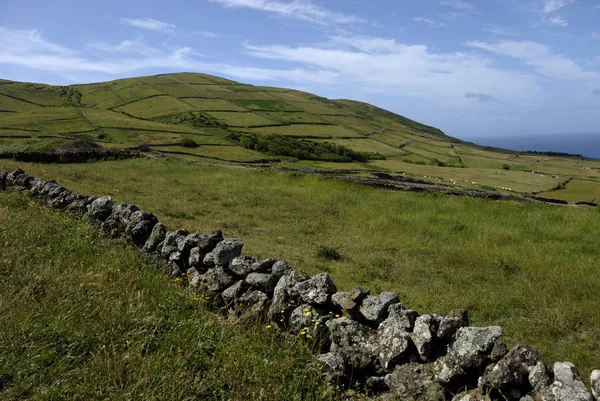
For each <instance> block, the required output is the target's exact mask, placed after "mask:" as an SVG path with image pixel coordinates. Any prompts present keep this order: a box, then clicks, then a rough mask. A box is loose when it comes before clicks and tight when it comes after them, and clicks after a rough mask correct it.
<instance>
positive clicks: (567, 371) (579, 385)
mask: <svg viewBox="0 0 600 401" xmlns="http://www.w3.org/2000/svg"><path fill="white" fill-rule="evenodd" d="M552 394H553V395H554V397H555V399H556V401H592V394H590V391H589V390H588V389H587V387H586V386H585V384H584V383H583V381H582V380H581V378H580V377H579V373H578V372H577V369H576V368H575V365H573V364H572V363H570V362H556V363H555V364H554V383H553V384H552Z"/></svg>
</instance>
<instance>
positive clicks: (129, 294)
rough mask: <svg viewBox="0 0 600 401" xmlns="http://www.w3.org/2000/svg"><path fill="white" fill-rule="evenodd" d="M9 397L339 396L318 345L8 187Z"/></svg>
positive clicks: (4, 294)
mask: <svg viewBox="0 0 600 401" xmlns="http://www.w3.org/2000/svg"><path fill="white" fill-rule="evenodd" d="M0 249H1V251H2V258H0V273H1V274H0V316H2V319H1V320H2V324H1V325H0V400H7V401H8V400H17V399H30V400H107V399H111V400H124V399H129V400H226V399H236V400H241V399H255V400H273V399H281V400H305V399H315V400H328V399H337V398H336V397H335V394H334V393H333V392H332V391H331V390H329V387H328V385H327V384H326V383H325V382H324V380H323V379H322V377H321V374H320V371H319V369H318V368H317V366H315V363H314V354H313V351H312V349H311V345H310V344H308V343H298V342H297V341H296V340H295V339H294V338H292V337H288V336H284V335H276V334H273V332H272V329H271V330H269V329H267V328H265V327H264V326H263V325H262V324H260V323H258V322H253V321H244V322H233V321H227V320H225V319H223V318H221V317H219V316H218V315H217V314H215V313H213V312H210V311H208V310H207V309H206V307H205V306H204V304H203V303H202V301H201V300H199V298H194V297H192V296H191V295H190V294H189V293H188V292H187V291H186V290H185V289H184V287H183V286H181V285H180V284H178V283H175V282H172V281H170V280H169V278H168V277H166V276H163V275H162V274H161V273H159V272H158V271H157V270H156V268H157V266H154V265H153V264H152V263H150V262H146V261H144V260H143V259H142V258H141V257H140V256H139V254H138V252H137V251H135V250H134V249H132V248H131V247H129V246H125V245H124V244H123V243H120V242H115V241H113V240H107V239H105V238H104V237H102V236H101V235H99V229H98V228H97V227H94V226H92V225H90V224H89V223H87V222H85V221H83V220H79V219H76V218H73V217H70V216H68V215H65V214H63V213H60V212H55V211H51V210H48V209H45V208H43V207H40V206H37V205H35V204H32V203H30V202H29V201H28V199H27V198H26V197H24V196H23V195H16V194H8V193H0Z"/></svg>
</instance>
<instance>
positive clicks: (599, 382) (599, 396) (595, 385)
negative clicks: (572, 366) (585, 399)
mask: <svg viewBox="0 0 600 401" xmlns="http://www.w3.org/2000/svg"><path fill="white" fill-rule="evenodd" d="M590 383H591V384H592V395H593V396H594V399H595V400H597V401H600V370H594V371H593V372H592V374H591V375H590Z"/></svg>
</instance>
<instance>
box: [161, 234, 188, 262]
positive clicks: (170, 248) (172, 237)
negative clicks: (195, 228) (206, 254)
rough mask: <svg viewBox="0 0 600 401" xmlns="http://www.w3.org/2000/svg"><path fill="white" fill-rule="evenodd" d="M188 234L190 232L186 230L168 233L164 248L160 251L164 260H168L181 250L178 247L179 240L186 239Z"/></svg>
mask: <svg viewBox="0 0 600 401" xmlns="http://www.w3.org/2000/svg"><path fill="white" fill-rule="evenodd" d="M187 234H188V232H187V231H185V230H177V231H172V232H168V233H167V235H166V236H165V239H164V242H163V246H162V249H161V251H160V252H161V254H162V256H163V257H164V258H168V257H169V255H170V254H172V253H173V252H177V251H178V249H179V248H178V247H177V239H178V238H181V237H184V236H186V235H187Z"/></svg>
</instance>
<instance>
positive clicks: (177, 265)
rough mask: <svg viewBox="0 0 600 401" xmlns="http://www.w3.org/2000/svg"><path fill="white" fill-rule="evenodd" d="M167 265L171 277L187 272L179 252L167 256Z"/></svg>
mask: <svg viewBox="0 0 600 401" xmlns="http://www.w3.org/2000/svg"><path fill="white" fill-rule="evenodd" d="M168 265H169V267H170V268H171V274H172V275H180V274H183V273H184V272H185V271H187V266H186V265H185V262H184V258H183V255H182V254H181V252H173V253H172V254H170V255H169V260H168Z"/></svg>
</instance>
